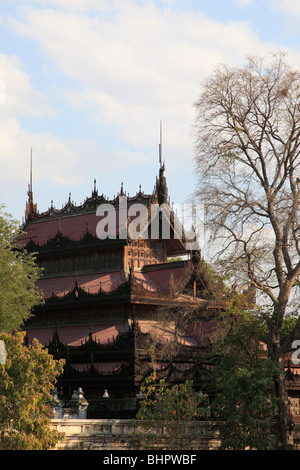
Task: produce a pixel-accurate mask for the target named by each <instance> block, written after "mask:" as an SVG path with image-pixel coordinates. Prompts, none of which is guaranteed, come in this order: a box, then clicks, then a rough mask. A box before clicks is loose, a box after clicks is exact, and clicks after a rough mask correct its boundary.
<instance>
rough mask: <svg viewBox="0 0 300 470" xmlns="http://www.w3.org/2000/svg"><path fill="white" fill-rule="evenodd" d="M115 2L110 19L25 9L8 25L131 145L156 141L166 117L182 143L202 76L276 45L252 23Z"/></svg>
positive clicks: (80, 102) (77, 100)
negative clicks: (36, 46)
mask: <svg viewBox="0 0 300 470" xmlns="http://www.w3.org/2000/svg"><path fill="white" fill-rule="evenodd" d="M39 3H43V4H45V5H46V4H47V5H49V3H50V4H54V3H55V1H54V0H51V2H43V1H42V0H40V1H39ZM75 3H76V5H77V6H78V7H79V6H80V5H81V6H82V8H83V6H84V5H85V6H86V9H87V10H88V8H92V7H93V6H95V2H93V1H92V0H91V1H90V2H88V3H87V4H85V2H81V1H79V0H77V2H75ZM60 4H61V2H60ZM100 4H101V6H102V7H103V9H104V8H105V7H106V6H107V3H106V2H100ZM62 5H63V6H64V7H67V6H70V2H66V0H65V1H64V2H62ZM111 5H113V7H114V8H115V9H114V10H112V11H110V13H109V15H107V16H105V15H99V16H97V15H92V16H88V15H87V14H82V13H79V12H78V11H71V10H69V11H68V12H66V11H64V10H61V9H59V10H54V9H33V8H27V9H26V16H25V19H24V21H22V22H21V21H17V20H11V23H10V24H11V27H13V29H14V30H15V31H16V32H18V33H20V34H24V35H26V36H28V37H31V38H34V39H36V40H37V41H38V43H39V44H40V47H41V48H42V50H43V51H44V53H45V54H46V55H47V56H48V57H50V58H51V60H52V61H53V63H54V64H55V65H56V66H57V67H58V68H59V69H60V70H61V71H62V72H63V73H64V74H65V75H66V76H68V77H70V78H72V79H73V80H75V81H76V82H77V83H78V89H73V90H66V97H67V98H68V99H69V102H70V103H72V104H73V105H76V107H78V108H80V107H82V109H89V110H90V116H91V118H92V119H94V120H95V119H98V120H99V122H100V123H112V124H113V125H114V129H115V130H116V132H117V134H118V136H119V137H120V138H121V139H125V140H126V141H128V142H130V143H133V144H135V143H137V144H138V143H141V142H140V141H141V140H144V145H146V144H149V143H150V142H152V143H153V135H154V132H155V131H154V127H153V126H154V125H155V126H157V124H158V121H159V119H161V118H162V119H163V120H164V121H166V122H169V123H172V125H173V126H174V128H175V129H176V132H175V133H174V135H173V137H174V139H175V140H174V145H176V143H177V142H176V141H177V138H178V132H177V131H178V128H179V127H180V125H182V123H183V127H184V126H186V129H187V127H188V126H191V124H192V120H193V108H192V104H193V102H194V100H195V99H196V97H197V94H198V92H199V82H200V81H201V79H202V78H203V76H204V75H205V74H207V73H208V72H209V71H210V70H211V69H212V67H213V66H215V65H216V63H218V62H230V63H240V61H241V60H242V59H244V57H245V55H247V54H248V53H249V52H251V51H252V52H253V51H256V50H258V49H259V50H260V51H261V50H262V49H263V48H264V47H265V49H266V50H267V49H269V48H270V45H265V46H264V45H262V44H261V43H260V42H259V40H258V39H257V37H256V36H255V34H254V33H253V32H252V31H251V29H250V27H249V25H248V24H247V23H235V22H231V23H228V24H219V23H217V22H214V21H212V20H209V19H207V18H205V17H204V16H203V15H201V14H199V13H198V14H195V13H193V12H183V11H177V10H176V11H172V10H170V9H167V10H159V9H158V8H157V7H155V6H154V4H153V3H151V2H145V3H143V4H140V5H137V4H135V3H134V2H132V1H127V2H124V1H122V2H121V1H115V2H111ZM151 123H152V124H151ZM180 123H181V124H180ZM186 129H185V131H186ZM180 139H182V136H180ZM189 141H190V135H189V133H187V134H186V137H185V142H186V144H187V143H188V142H189Z"/></svg>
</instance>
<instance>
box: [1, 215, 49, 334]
mask: <svg viewBox="0 0 300 470" xmlns="http://www.w3.org/2000/svg"><path fill="white" fill-rule="evenodd" d="M18 234H19V226H18V223H17V222H16V221H14V220H12V219H11V217H10V216H8V214H4V213H3V207H2V206H0V332H1V331H3V332H10V333H12V332H13V331H16V330H18V329H19V328H20V326H21V325H22V324H23V323H24V321H25V320H26V319H27V318H29V317H30V316H31V314H32V313H31V311H32V308H33V307H34V306H35V305H37V304H40V303H42V302H43V298H42V295H41V293H40V292H39V291H38V290H37V288H36V286H35V283H36V281H37V279H38V278H39V277H40V275H41V269H39V268H38V267H37V266H36V264H35V256H34V254H30V253H27V252H26V251H25V250H18V249H17V247H16V237H17V235H18Z"/></svg>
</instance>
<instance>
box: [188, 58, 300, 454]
mask: <svg viewBox="0 0 300 470" xmlns="http://www.w3.org/2000/svg"><path fill="white" fill-rule="evenodd" d="M195 107H196V113H197V115H196V123H195V132H196V157H195V162H196V169H197V172H198V176H199V190H198V192H197V197H198V198H199V200H200V201H201V202H202V203H203V204H204V206H205V211H206V224H207V225H206V226H207V228H208V230H209V231H210V233H211V236H212V240H213V241H214V243H213V246H214V248H215V253H214V255H215V257H216V259H217V261H218V266H219V269H221V271H222V272H223V273H226V274H227V275H230V276H231V277H232V280H233V281H235V282H236V283H240V284H242V285H245V284H247V285H251V286H252V287H253V288H255V290H256V292H257V298H258V299H259V300H260V308H261V313H262V314H263V315H264V319H265V322H266V324H267V328H268V337H267V348H268V354H269V357H270V358H271V359H272V360H273V361H274V363H276V364H277V365H280V366H281V369H282V372H283V361H284V356H285V354H286V352H287V351H288V350H289V348H290V347H291V342H292V340H293V338H295V335H296V334H297V333H298V330H299V324H300V319H299V318H298V321H297V322H296V324H295V327H294V329H293V330H292V331H290V334H289V335H287V336H285V337H284V338H283V336H282V334H281V330H282V327H283V321H284V317H285V315H286V313H287V312H289V311H291V309H293V308H294V310H295V311H297V309H298V306H299V275H300V243H299V219H300V207H299V202H300V199H299V196H300V185H299V183H300V154H299V151H300V72H299V71H297V70H294V69H293V68H292V67H291V66H290V65H289V64H288V62H287V60H286V57H285V55H284V54H282V53H280V52H279V53H278V54H276V55H272V56H271V58H270V59H269V58H267V57H266V58H260V57H251V58H249V59H248V61H247V62H246V64H245V66H244V67H228V66H226V65H220V66H218V67H217V68H216V70H215V71H214V72H213V73H212V74H211V76H210V77H208V78H207V79H206V80H205V82H204V83H203V86H202V90H201V94H200V96H199V99H198V101H197V102H196V103H195ZM274 381H275V382H274V383H275V388H276V393H277V395H278V397H279V398H280V401H279V412H278V426H279V430H280V439H281V441H282V445H283V447H285V446H286V445H287V435H288V429H289V421H290V416H289V405H288V397H287V392H286V384H285V381H284V375H283V374H281V375H280V376H279V378H278V376H276V377H274Z"/></svg>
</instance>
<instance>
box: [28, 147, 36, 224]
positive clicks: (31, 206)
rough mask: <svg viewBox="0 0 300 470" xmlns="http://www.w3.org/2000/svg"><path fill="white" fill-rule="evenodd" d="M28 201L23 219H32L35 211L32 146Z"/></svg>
mask: <svg viewBox="0 0 300 470" xmlns="http://www.w3.org/2000/svg"><path fill="white" fill-rule="evenodd" d="M27 195H28V201H27V203H26V210H25V220H26V221H27V220H29V219H33V218H34V216H35V215H36V213H37V210H36V204H34V203H33V190H32V147H31V149H30V174H29V185H28V191H27Z"/></svg>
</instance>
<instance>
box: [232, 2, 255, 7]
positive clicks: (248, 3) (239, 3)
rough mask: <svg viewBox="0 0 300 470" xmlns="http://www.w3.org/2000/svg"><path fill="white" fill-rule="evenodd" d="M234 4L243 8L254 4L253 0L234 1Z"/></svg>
mask: <svg viewBox="0 0 300 470" xmlns="http://www.w3.org/2000/svg"><path fill="white" fill-rule="evenodd" d="M234 2H235V3H236V4H237V5H238V6H240V7H242V8H243V7H247V6H250V5H252V4H253V0H234Z"/></svg>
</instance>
